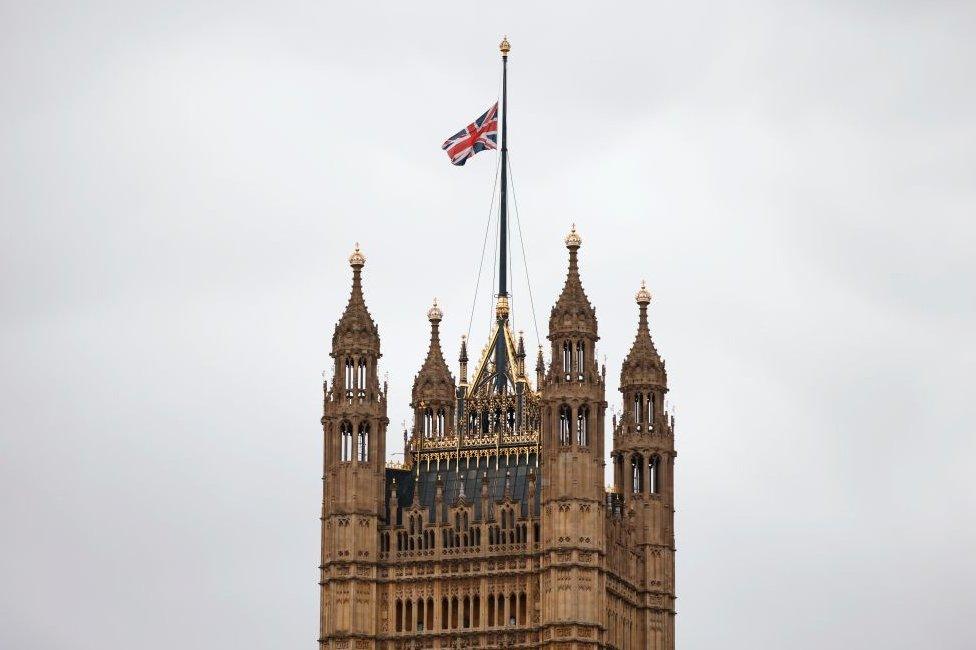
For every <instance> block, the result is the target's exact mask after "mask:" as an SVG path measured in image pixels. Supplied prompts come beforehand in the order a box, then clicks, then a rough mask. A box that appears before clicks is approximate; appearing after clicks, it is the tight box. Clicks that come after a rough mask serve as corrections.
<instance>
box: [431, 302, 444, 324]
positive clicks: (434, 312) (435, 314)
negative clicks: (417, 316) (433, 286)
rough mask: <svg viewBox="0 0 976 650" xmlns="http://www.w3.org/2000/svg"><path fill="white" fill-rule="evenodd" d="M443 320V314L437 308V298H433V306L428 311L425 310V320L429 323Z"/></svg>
mask: <svg viewBox="0 0 976 650" xmlns="http://www.w3.org/2000/svg"><path fill="white" fill-rule="evenodd" d="M443 318H444V312H443V311H441V308H440V307H438V306H437V298H434V304H433V305H432V306H431V308H430V309H428V310H427V320H429V321H440V320H441V319H443Z"/></svg>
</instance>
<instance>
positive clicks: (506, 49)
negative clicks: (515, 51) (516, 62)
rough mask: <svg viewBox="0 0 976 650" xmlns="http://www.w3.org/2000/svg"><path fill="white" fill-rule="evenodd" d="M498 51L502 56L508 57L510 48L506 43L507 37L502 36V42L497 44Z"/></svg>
mask: <svg viewBox="0 0 976 650" xmlns="http://www.w3.org/2000/svg"><path fill="white" fill-rule="evenodd" d="M498 49H499V50H501V52H502V56H508V52H509V50H511V49H512V46H511V45H510V44H509V43H508V36H502V42H501V43H499V44H498Z"/></svg>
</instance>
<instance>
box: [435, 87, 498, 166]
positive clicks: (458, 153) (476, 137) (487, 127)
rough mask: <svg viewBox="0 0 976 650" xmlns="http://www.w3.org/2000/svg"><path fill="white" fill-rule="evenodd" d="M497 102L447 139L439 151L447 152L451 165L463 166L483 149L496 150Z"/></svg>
mask: <svg viewBox="0 0 976 650" xmlns="http://www.w3.org/2000/svg"><path fill="white" fill-rule="evenodd" d="M497 141H498V102H495V103H494V104H493V105H492V107H491V108H489V109H488V110H487V111H485V113H484V115H482V116H481V117H479V118H478V119H476V120H475V121H474V122H472V123H471V124H469V125H468V126H466V127H465V128H463V129H461V130H460V131H458V132H457V133H455V134H454V135H452V136H451V137H449V138H448V139H447V142H445V143H444V144H443V146H441V149H443V150H444V151H446V152H447V155H448V157H450V159H451V164H454V165H463V164H464V163H465V162H466V161H467V160H468V158H470V157H471V156H473V155H475V154H476V153H478V152H479V151H484V150H485V149H497V146H496V144H495V143H496V142H497Z"/></svg>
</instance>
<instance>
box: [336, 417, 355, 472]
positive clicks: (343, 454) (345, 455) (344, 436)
mask: <svg viewBox="0 0 976 650" xmlns="http://www.w3.org/2000/svg"><path fill="white" fill-rule="evenodd" d="M339 460H341V461H343V462H347V461H350V460H352V423H350V422H349V421H348V420H343V422H342V424H340V425H339Z"/></svg>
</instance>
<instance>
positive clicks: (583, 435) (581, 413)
mask: <svg viewBox="0 0 976 650" xmlns="http://www.w3.org/2000/svg"><path fill="white" fill-rule="evenodd" d="M589 419H590V409H589V407H587V406H581V407H579V408H578V409H577V410H576V444H578V445H579V446H580V447H586V446H587V445H589V444H590V443H589V430H588V428H587V422H588V420H589Z"/></svg>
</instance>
